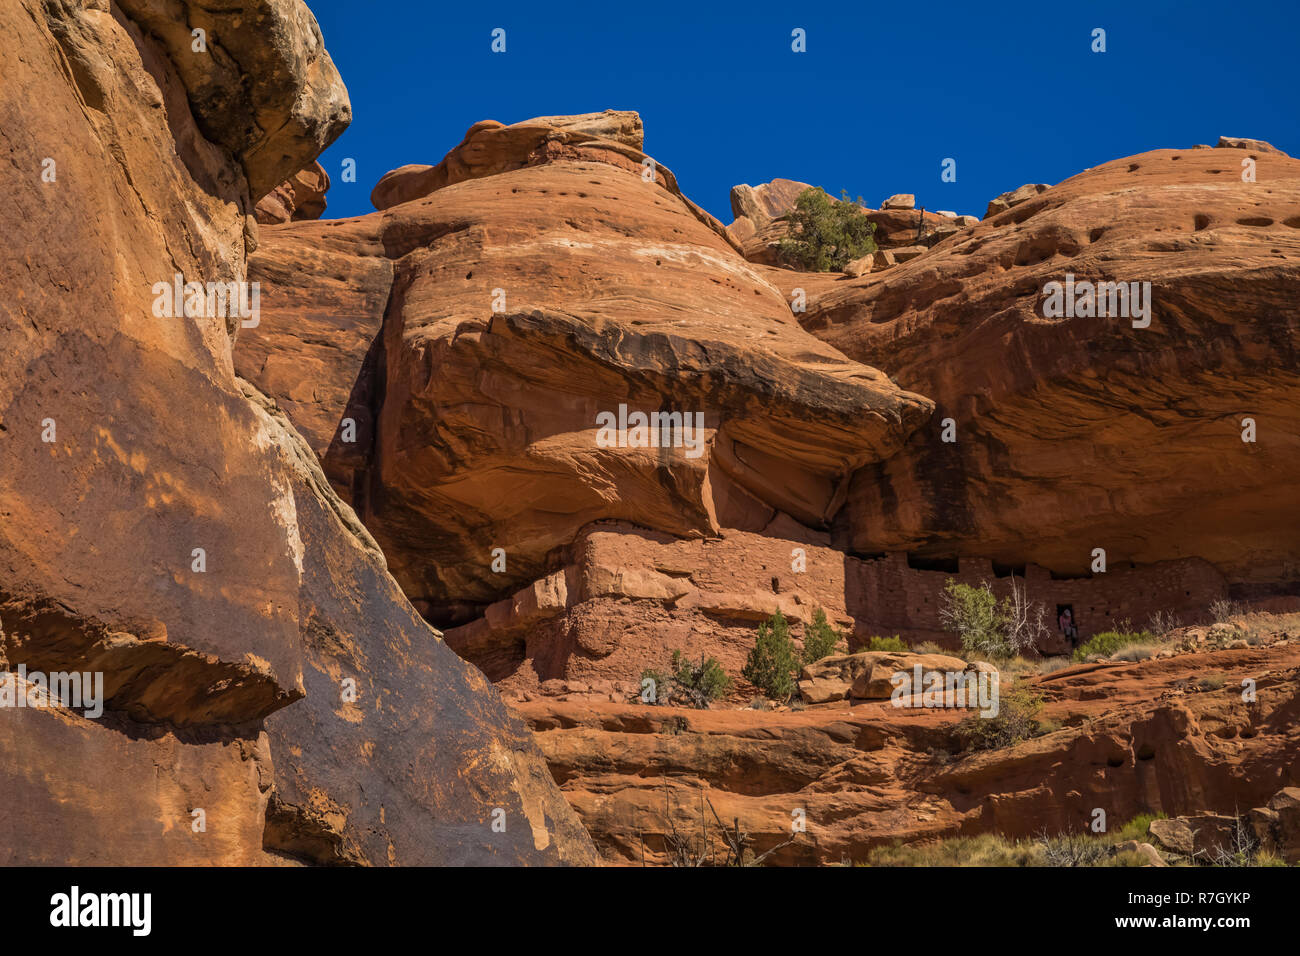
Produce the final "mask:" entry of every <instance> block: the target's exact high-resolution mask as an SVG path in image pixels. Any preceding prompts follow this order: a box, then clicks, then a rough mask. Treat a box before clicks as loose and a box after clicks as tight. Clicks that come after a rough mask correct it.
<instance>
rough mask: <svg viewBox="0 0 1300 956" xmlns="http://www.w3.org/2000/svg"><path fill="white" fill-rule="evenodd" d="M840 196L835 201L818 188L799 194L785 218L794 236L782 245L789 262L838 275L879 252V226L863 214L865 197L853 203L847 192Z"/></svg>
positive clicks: (812, 270)
mask: <svg viewBox="0 0 1300 956" xmlns="http://www.w3.org/2000/svg"><path fill="white" fill-rule="evenodd" d="M840 196H841V199H840V201H839V202H835V201H834V200H833V199H831V197H830V196H828V195H826V192H825V190H822V189H819V188H817V187H815V186H814V187H813V188H811V189H805V190H804V191H803V192H802V193H800V194H799V198H798V200H796V202H795V208H794V210H793V211H792V212H791V213H790V214H789V215H788V216H787V217H786V220H787V221H788V222H789V223H790V231H791V235H790V237H789V238H787V239H782V240H781V243H780V249H781V255H782V256H783V257H784V258H785V259H786V260H787V261H788V262H790V263H792V264H794V265H795V266H797V267H799V268H801V269H806V270H808V271H810V272H830V271H832V270H834V271H837V272H838V271H841V270H843V269H844V267H845V266H846V265H848V264H849V263H850V262H852V261H853V260H854V259H860V258H862V257H863V256H865V255H866V254H867V253H869V252H875V251H876V240H875V238H874V236H875V232H876V224H875V223H874V222H872V221H871V220H870V219H868V218H867V214H866V213H865V212H863V210H862V205H861V204H862V197H860V196H859V197H858V201H857V202H856V203H852V202H849V196H848V193H844V192H842V193H841V194H840Z"/></svg>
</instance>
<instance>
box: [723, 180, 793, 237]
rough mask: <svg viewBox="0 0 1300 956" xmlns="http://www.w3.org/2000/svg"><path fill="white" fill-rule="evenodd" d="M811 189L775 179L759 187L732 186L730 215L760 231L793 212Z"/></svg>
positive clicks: (790, 181)
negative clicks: (773, 221)
mask: <svg viewBox="0 0 1300 956" xmlns="http://www.w3.org/2000/svg"><path fill="white" fill-rule="evenodd" d="M812 188H813V187H812V186H810V185H809V184H808V183H801V182H799V181H798V180H794V179H774V180H772V181H771V182H770V183H762V184H761V185H758V186H749V185H740V186H732V187H731V214H732V216H734V217H735V218H736V219H741V218H745V219H748V220H749V221H750V222H751V223H752V224H753V226H754V228H756V229H759V228H762V227H763V226H766V225H767V224H768V223H769V222H771V221H772V220H773V219H780V218H781V217H782V216H785V215H787V214H789V213H790V212H792V211H793V210H794V207H795V203H797V202H798V201H799V196H800V195H801V194H802V193H803V191H804V190H805V189H812Z"/></svg>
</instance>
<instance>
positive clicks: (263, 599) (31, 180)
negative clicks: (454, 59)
mask: <svg viewBox="0 0 1300 956" xmlns="http://www.w3.org/2000/svg"><path fill="white" fill-rule="evenodd" d="M164 6H165V5H163V4H157V5H150V4H145V3H143V2H132V3H126V4H123V5H122V6H121V7H120V8H119V7H117V6H114V7H113V8H112V10H111V11H110V10H109V9H108V4H107V3H86V4H82V3H63V2H54V0H20V2H18V3H15V4H9V5H6V6H5V7H3V8H0V38H2V39H0V72H2V73H3V75H4V77H5V84H4V88H3V92H2V93H0V137H3V138H4V140H5V143H6V147H7V152H8V155H9V161H10V164H11V167H12V169H13V171H14V175H13V177H12V181H11V187H12V188H11V190H10V192H9V194H8V200H9V201H8V203H7V204H6V205H5V207H4V209H3V211H0V219H2V220H3V225H4V228H5V232H6V234H8V235H9V236H10V237H11V240H12V243H13V245H14V248H13V254H12V255H11V256H9V257H6V259H5V260H4V264H3V265H0V287H2V288H4V289H5V292H6V295H5V297H4V301H3V304H2V305H0V344H3V351H2V352H0V356H2V357H0V420H2V421H3V427H0V503H2V504H3V511H4V515H5V520H4V523H3V528H2V529H0V569H2V571H3V573H2V574H0V578H2V579H3V584H2V585H0V622H2V627H3V638H2V639H0V645H2V650H0V664H3V666H4V667H5V668H6V669H17V670H20V671H22V672H25V673H26V674H28V675H29V676H30V675H33V674H36V673H43V674H52V673H56V672H71V671H77V672H89V673H91V674H96V673H97V674H102V676H103V699H102V702H103V704H104V712H103V714H102V715H101V716H100V717H99V718H98V719H96V718H95V717H92V716H90V715H89V714H85V713H82V712H77V711H74V710H73V709H72V708H71V707H70V706H69V702H68V701H65V700H58V699H56V700H54V701H51V702H48V703H47V704H46V705H45V706H42V707H40V708H38V709H37V710H35V711H32V710H27V709H16V708H13V707H4V708H0V768H3V769H0V804H2V805H3V806H4V807H5V812H4V813H3V814H0V846H3V847H4V848H5V849H4V851H3V858H4V861H5V862H8V863H65V864H66V863H101V864H105V863H106V864H148V863H152V864H163V863H165V864H173V863H184V864H190V865H218V864H231V863H240V864H251V863H275V862H286V861H301V862H317V863H338V862H348V863H366V864H381V865H387V864H390V863H430V864H432V863H467V862H473V863H496V862H514V863H560V862H587V861H590V860H591V859H592V858H593V857H592V847H591V843H590V841H589V839H588V838H587V836H586V834H585V833H584V832H583V830H582V829H581V827H580V826H579V825H578V824H577V823H576V821H575V819H574V818H573V816H572V814H571V812H570V811H569V809H568V807H567V806H566V804H565V803H564V801H563V800H562V799H561V798H560V796H559V794H558V791H557V790H556V788H555V785H554V783H553V781H552V780H551V779H550V777H549V774H548V773H547V772H546V768H545V766H544V764H542V762H541V759H540V756H539V754H538V751H537V750H536V748H535V746H534V744H533V743H532V741H531V739H530V737H529V735H528V733H527V731H526V730H525V729H524V727H523V725H522V724H521V723H520V722H519V720H518V719H517V718H516V717H514V716H512V714H511V712H510V711H508V710H507V709H506V707H505V706H504V704H503V703H502V702H501V701H500V699H499V698H498V697H497V695H496V694H495V692H494V691H493V690H492V689H491V688H490V687H489V686H488V685H487V684H486V682H485V681H484V680H483V678H482V676H481V674H479V673H478V672H477V671H475V670H474V669H473V668H472V667H469V666H468V665H465V664H463V663H462V662H461V661H459V660H458V659H457V658H456V656H455V655H454V654H453V653H452V652H451V651H450V650H449V649H447V648H446V646H445V645H444V644H443V643H441V641H440V639H439V635H438V633H437V632H436V631H434V630H433V629H431V628H430V627H428V625H426V624H425V623H424V622H423V621H422V620H421V619H420V618H419V616H418V615H416V614H415V612H414V610H413V609H412V608H411V606H410V605H409V603H408V602H407V601H406V599H405V598H404V597H403V595H402V594H401V593H400V591H399V590H398V588H397V586H396V584H395V583H394V582H393V580H392V579H391V578H390V577H389V576H388V574H387V572H386V571H385V567H384V559H383V556H382V553H381V552H380V551H379V549H378V547H377V546H376V545H375V544H374V542H373V540H372V539H371V538H370V536H369V535H368V534H367V533H366V532H365V530H364V528H362V526H361V524H360V522H359V521H358V520H357V518H356V516H355V514H354V513H353V512H352V510H351V509H350V508H349V507H348V506H347V505H346V504H344V503H343V502H342V501H340V500H339V499H338V498H337V497H336V496H335V495H334V494H333V492H332V491H331V490H330V488H329V485H328V482H327V481H326V479H325V477H324V475H323V474H322V473H321V471H320V468H319V465H318V462H317V458H316V456H315V454H314V453H313V452H312V451H311V450H310V449H309V448H308V446H307V445H306V444H305V443H304V441H303V439H302V438H301V437H300V436H299V435H298V434H297V433H296V432H295V431H294V430H293V429H292V427H291V426H289V425H288V423H287V420H286V419H285V418H284V416H283V414H282V413H280V412H279V411H278V410H277V409H276V407H275V405H274V403H272V402H270V401H269V400H267V399H265V398H264V397H262V396H261V395H260V394H259V393H258V392H257V391H256V390H255V389H253V388H251V387H250V386H248V385H247V384H246V383H245V382H243V381H241V380H240V379H239V378H238V377H237V376H236V374H235V371H234V367H233V361H232V348H233V345H234V338H235V335H236V333H237V332H238V331H239V330H240V328H241V326H251V325H255V324H256V323H257V322H258V321H260V319H261V318H263V316H260V314H259V313H258V312H257V311H256V310H251V309H250V311H249V313H248V314H246V315H245V314H242V313H240V312H237V311H234V310H232V309H231V308H230V305H231V303H230V302H229V301H227V303H226V307H220V305H219V303H220V301H221V300H220V299H217V298H216V297H215V293H214V298H213V299H212V300H210V301H204V302H199V301H198V299H202V298H203V297H202V296H199V297H197V299H195V300H193V301H192V303H191V304H192V308H189V309H187V308H186V307H185V306H186V303H185V302H182V303H181V306H180V309H179V311H177V309H176V308H175V307H174V305H175V304H174V303H172V304H171V305H170V306H169V304H168V303H167V301H166V300H167V296H168V295H169V294H170V290H171V289H172V288H173V283H174V282H175V281H177V276H178V275H179V276H180V281H186V280H188V281H192V282H200V283H218V282H219V283H222V284H223V288H224V284H225V283H233V284H234V286H235V289H236V295H237V297H238V298H240V299H242V298H243V296H242V295H240V294H239V293H240V292H241V291H246V292H247V293H248V294H249V295H251V290H247V289H245V290H241V288H240V283H242V282H243V281H244V280H245V278H246V256H247V252H248V249H249V247H250V245H251V240H252V235H253V230H254V227H253V226H252V225H251V223H252V211H253V201H254V199H255V198H256V196H257V190H258V188H259V187H258V186H257V185H256V183H257V182H258V181H259V177H260V178H261V180H262V181H263V182H264V183H269V184H270V185H274V184H275V183H276V182H280V181H281V180H283V179H284V177H285V176H286V175H288V174H289V173H291V172H292V171H293V170H296V169H301V168H303V166H304V165H305V164H306V163H308V162H310V161H311V160H312V159H313V158H314V156H315V153H316V152H318V151H319V149H320V148H321V146H322V145H323V142H324V141H325V140H326V139H328V138H329V134H328V133H327V131H328V130H330V129H333V128H334V127H335V125H336V123H337V121H338V120H339V117H340V116H341V112H340V108H338V107H340V103H341V102H345V100H340V99H339V97H340V96H341V95H342V94H341V85H334V84H333V83H332V82H331V81H330V77H331V76H332V75H333V74H332V67H328V57H327V56H326V55H325V53H324V50H323V48H322V47H321V46H320V37H319V33H318V32H317V31H316V27H315V21H314V20H313V19H312V18H311V15H310V13H308V12H307V10H306V8H305V7H303V6H302V4H301V3H274V4H267V3H258V2H254V0H248V2H234V3H226V4H224V5H223V6H222V10H221V11H220V12H219V13H212V14H209V13H207V12H206V11H205V10H203V9H200V8H199V5H198V4H186V5H184V6H185V7H186V11H185V12H186V13H187V14H188V16H189V18H190V22H191V23H193V24H196V25H200V26H203V25H206V26H207V27H208V28H209V29H208V39H209V50H210V51H211V52H212V53H213V54H214V55H213V56H211V57H209V58H207V59H206V60H205V61H204V62H206V63H207V66H206V67H205V69H207V70H209V71H211V72H209V73H203V72H202V71H201V70H199V68H198V66H197V65H196V62H191V61H185V62H179V61H182V60H185V57H186V56H187V55H188V54H187V53H185V52H183V51H182V50H181V49H180V47H179V44H178V40H177V36H178V35H174V34H173V31H174V28H175V27H176V26H177V24H176V22H173V21H171V20H170V19H168V17H174V16H175V15H176V13H177V12H178V11H177V10H175V9H172V8H173V7H175V6H176V5H175V4H173V5H170V6H167V7H166V8H165V9H164ZM164 13H167V16H166V17H165V16H164ZM180 21H181V22H184V18H183V17H182V18H180ZM188 30H189V27H188V26H186V27H185V31H186V32H185V37H186V40H185V48H184V49H185V51H188V49H189V46H188V44H189V32H188ZM218 51H224V52H225V53H226V54H227V55H226V56H221V55H219V54H218ZM295 51H297V52H296V53H295ZM214 61H215V62H216V63H217V64H223V65H220V66H214ZM236 63H243V64H245V65H246V66H247V67H249V68H250V69H254V70H256V71H258V73H257V76H252V77H250V76H246V75H244V74H243V73H241V72H239V71H238V70H236V69H235V67H234V64H236ZM335 79H336V77H335ZM331 90H333V92H330V91H331ZM250 98H251V100H250ZM226 109H229V110H230V115H229V117H227V120H226V121H227V122H232V123H235V124H236V125H237V126H240V128H244V129H245V131H247V130H248V129H249V128H250V127H244V126H242V125H241V124H243V122H244V120H245V119H247V118H248V116H249V115H251V116H252V117H254V119H255V121H256V122H260V123H265V124H266V128H273V129H276V130H279V131H280V132H279V133H276V134H272V135H270V136H267V137H263V138H261V139H258V140H257V141H256V142H254V141H252V140H250V139H249V138H248V137H247V136H239V135H231V136H229V137H224V136H219V135H218V133H219V132H220V130H217V129H214V127H213V126H212V125H211V124H212V123H214V122H216V121H217V119H218V117H217V113H220V112H221V111H222V110H226ZM214 110H215V111H216V113H214V112H213V111H214ZM244 111H251V112H250V113H246V112H244ZM249 122H250V123H252V122H254V120H251V119H250V120H249ZM233 130H235V126H231V127H229V129H228V131H233ZM214 137H215V140H214ZM272 154H274V156H272ZM241 167H243V168H242V169H241ZM245 173H247V174H248V175H247V177H246V176H245ZM268 188H269V186H268ZM250 189H251V192H250ZM182 298H186V297H182ZM252 301H253V300H252V299H248V300H245V301H244V303H243V304H245V305H251V303H252ZM243 330H244V331H248V328H244V329H243ZM497 809H500V810H502V811H503V812H504V820H505V822H506V831H505V832H504V833H501V832H496V831H495V830H494V828H493V825H492V824H493V822H494V821H493V816H494V811H495V810H497ZM200 810H201V811H203V819H204V820H205V822H206V829H200V828H198V827H197V826H196V824H197V822H198V820H199V815H198V814H197V813H196V811H200Z"/></svg>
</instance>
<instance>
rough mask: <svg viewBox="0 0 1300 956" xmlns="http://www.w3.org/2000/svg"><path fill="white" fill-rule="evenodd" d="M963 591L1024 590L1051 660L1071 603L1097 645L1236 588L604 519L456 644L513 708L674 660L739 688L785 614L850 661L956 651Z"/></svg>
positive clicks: (1201, 565)
mask: <svg viewBox="0 0 1300 956" xmlns="http://www.w3.org/2000/svg"><path fill="white" fill-rule="evenodd" d="M1013 574H1014V577H1013V576H1012V575H1013ZM949 581H958V582H960V583H962V584H967V585H970V586H972V587H980V586H981V585H982V584H984V583H985V582H987V583H988V584H989V585H990V587H991V588H992V589H993V591H994V594H995V595H996V596H997V598H998V599H999V600H1003V599H1007V598H1010V596H1011V588H1012V585H1013V584H1014V585H1015V587H1016V588H1017V589H1018V590H1019V591H1020V593H1021V594H1023V595H1027V597H1028V600H1029V601H1030V602H1031V603H1033V604H1035V605H1041V606H1043V608H1044V611H1045V613H1044V617H1045V619H1046V620H1045V621H1044V629H1043V631H1042V633H1040V634H1038V635H1036V647H1037V650H1039V651H1040V652H1042V653H1046V654H1065V653H1068V652H1069V651H1071V650H1072V647H1071V645H1070V644H1069V643H1068V642H1067V641H1066V640H1065V638H1064V635H1062V634H1061V632H1060V630H1059V627H1058V624H1057V621H1056V613H1057V612H1056V608H1057V607H1065V606H1068V607H1070V608H1071V609H1072V614H1073V616H1074V622H1075V625H1076V626H1077V628H1078V630H1079V637H1080V640H1081V641H1086V640H1087V639H1088V638H1090V637H1092V636H1093V635H1094V634H1097V633H1099V632H1101V631H1106V630H1113V629H1114V628H1115V627H1116V626H1117V624H1116V622H1122V621H1125V620H1128V621H1132V622H1139V623H1140V624H1144V623H1145V622H1147V621H1148V620H1149V619H1150V618H1151V616H1152V615H1154V614H1155V613H1157V612H1160V613H1163V614H1165V615H1174V616H1177V617H1179V618H1180V619H1181V620H1187V621H1190V620H1194V619H1196V617H1197V616H1198V615H1199V614H1201V613H1203V612H1204V609H1205V608H1207V607H1208V606H1209V605H1211V604H1212V603H1214V602H1215V601H1218V600H1223V599H1225V598H1226V597H1227V593H1228V591H1227V585H1226V583H1225V582H1224V580H1223V576H1222V575H1221V574H1219V572H1217V571H1216V570H1215V569H1214V568H1213V567H1212V566H1210V565H1209V564H1207V563H1206V562H1205V561H1201V560H1199V559H1186V560H1183V561H1173V562H1166V563H1162V564H1158V565H1155V566H1152V567H1143V568H1116V569H1114V570H1113V571H1111V572H1109V573H1107V574H1104V575H1103V574H1098V575H1094V576H1093V577H1091V578H1086V577H1079V578H1074V579H1069V580H1059V579H1057V578H1056V577H1054V576H1053V575H1052V574H1051V573H1050V572H1049V571H1048V570H1047V569H1045V568H1039V567H1034V566H1033V565H1029V566H1026V567H1021V568H1014V569H1011V568H995V567H994V566H993V564H992V563H991V562H989V561H987V560H975V559H971V560H963V561H961V562H959V563H958V564H957V565H955V566H952V567H942V568H933V567H932V568H917V567H912V566H910V563H909V560H908V556H907V555H905V554H892V555H882V556H880V557H878V558H862V557H858V556H855V555H847V554H845V553H843V552H842V551H839V550H837V549H835V548H834V547H832V546H831V536H830V535H829V534H826V533H817V532H813V531H811V530H810V529H808V528H805V527H801V526H800V525H799V524H798V523H797V522H795V521H793V520H792V519H790V518H788V517H786V516H782V515H778V514H774V515H773V516H772V520H771V522H770V523H769V524H768V525H766V526H765V527H764V528H762V529H761V531H757V532H751V531H739V530H736V529H733V528H726V529H723V530H722V531H721V532H720V533H719V535H718V536H717V537H715V538H706V539H675V538H673V537H671V536H669V535H666V534H656V533H653V532H648V531H646V530H644V529H638V528H635V527H631V526H627V525H614V524H610V523H601V524H598V525H593V526H591V527H589V528H586V529H584V530H583V531H582V533H581V534H580V535H579V536H578V537H577V539H576V540H575V541H574V543H573V545H572V546H571V547H569V548H567V549H565V554H564V566H563V567H562V568H560V569H557V570H556V571H554V572H552V573H551V574H549V575H547V576H546V577H544V578H541V579H539V580H537V581H534V582H532V583H531V584H530V585H528V586H527V587H524V588H521V589H520V590H519V591H518V592H516V593H515V594H513V595H511V596H509V597H507V598H505V599H503V600H502V601H499V602H497V603H495V604H492V605H490V606H489V607H488V608H487V609H486V611H485V613H484V614H483V616H482V617H480V618H478V619H476V620H474V621H471V622H469V623H468V624H464V625H461V626H459V627H453V628H449V629H448V630H447V632H446V639H447V643H448V645H449V646H451V647H452V649H454V650H455V651H456V652H457V653H458V654H460V655H461V656H463V657H465V658H467V659H468V660H470V661H472V662H473V663H475V664H476V665H478V666H479V667H480V668H482V670H483V672H484V673H485V674H487V676H488V677H489V678H490V679H491V680H493V681H495V682H497V683H498V685H499V686H501V687H502V688H503V690H504V691H506V692H507V694H508V696H509V695H512V694H525V695H530V694H533V693H536V692H538V691H539V689H541V691H542V692H547V691H546V688H547V685H548V682H551V681H566V682H572V681H577V682H580V683H584V684H587V685H589V686H596V685H597V684H598V683H602V682H603V683H609V684H613V683H620V682H624V683H629V684H631V685H632V686H635V684H636V681H637V680H638V678H639V676H640V674H641V672H642V671H643V670H644V669H645V668H647V667H651V668H659V669H662V668H665V667H667V666H668V664H669V661H670V660H671V656H672V653H673V651H681V652H682V653H683V654H684V655H685V656H686V657H687V658H688V659H690V660H699V659H700V658H702V657H716V658H717V660H718V661H719V663H720V664H721V665H722V667H723V668H724V669H725V670H726V671H727V673H729V674H731V675H732V676H733V677H736V676H737V675H739V674H740V673H741V670H742V668H743V667H744V665H745V658H746V656H747V655H748V653H749V651H750V649H751V648H752V647H753V646H754V638H755V634H756V629H757V626H758V624H759V623H760V622H762V621H765V620H766V619H767V618H768V617H770V616H771V615H773V614H774V613H776V612H777V611H780V612H781V613H782V614H783V615H784V616H785V617H786V619H787V621H789V622H790V627H791V633H792V635H793V636H794V638H795V640H796V641H800V640H801V639H802V635H803V628H804V626H805V625H807V624H808V623H809V622H810V621H811V620H812V619H813V617H814V615H815V614H816V611H817V609H818V608H820V609H821V610H823V611H824V612H825V614H826V616H827V619H828V621H829V623H830V624H831V625H832V626H833V627H835V628H837V629H839V630H840V631H842V632H843V634H844V642H843V643H842V644H841V645H840V648H841V650H851V651H858V650H860V649H861V648H862V647H863V646H864V645H865V644H866V643H867V642H868V641H869V639H870V638H872V637H877V636H881V637H900V638H901V639H902V640H904V641H905V642H907V643H908V644H909V645H912V646H915V645H917V644H921V643H924V642H933V643H937V644H939V645H940V646H945V647H950V648H953V649H956V648H957V647H958V646H959V645H958V642H957V639H956V636H955V635H954V634H953V633H952V632H951V631H949V630H947V629H946V628H945V625H944V622H943V620H942V618H941V616H940V611H941V609H942V608H943V606H944V588H945V586H946V585H947V583H948V582H949ZM1031 653H1032V652H1031ZM958 669H961V668H958ZM861 670H862V668H859V671H861ZM838 672H839V671H838V670H837V673H838ZM808 676H809V678H810V679H814V678H816V679H822V678H828V677H829V676H830V675H829V673H821V672H818V673H816V674H809V675H808ZM855 678H856V675H852V676H850V673H849V671H845V672H844V673H843V674H842V675H841V676H840V677H839V678H837V680H840V681H843V682H844V686H842V687H839V688H838V692H839V696H840V697H843V696H845V694H846V693H847V692H848V690H849V689H850V687H851V685H852V683H853V680H854V679H855ZM878 686H879V685H878ZM832 689H833V688H832V687H831V685H830V684H829V683H828V684H822V685H819V689H818V691H817V692H818V694H819V695H822V696H823V697H824V698H825V695H827V694H829V693H831V691H832ZM753 693H754V691H753V689H752V688H749V687H748V686H747V685H744V684H743V682H738V683H737V686H736V688H735V692H734V694H733V699H734V700H736V701H748V700H749V699H750V697H751V696H752V694H753ZM825 699H829V698H825Z"/></svg>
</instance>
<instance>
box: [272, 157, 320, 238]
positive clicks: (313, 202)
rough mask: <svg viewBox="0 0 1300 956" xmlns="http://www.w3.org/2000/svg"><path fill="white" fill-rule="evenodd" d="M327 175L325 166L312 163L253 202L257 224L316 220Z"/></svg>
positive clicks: (318, 215) (318, 216)
mask: <svg viewBox="0 0 1300 956" xmlns="http://www.w3.org/2000/svg"><path fill="white" fill-rule="evenodd" d="M329 188H330V176H329V173H327V172H325V167H323V166H322V165H321V164H320V163H318V162H315V161H313V162H312V164H311V165H310V166H308V167H307V168H306V169H300V170H298V172H296V173H294V174H293V175H292V176H290V177H289V178H288V179H286V180H285V181H284V182H282V183H281V184H280V185H278V186H276V187H275V189H273V190H271V191H270V192H269V193H267V194H266V195H265V196H263V197H262V198H261V199H260V200H259V201H258V203H257V209H256V216H257V221H258V222H259V223H261V224H262V225H274V224H278V223H282V222H289V221H290V220H295V221H296V220H301V219H319V218H320V217H321V216H322V215H323V214H324V212H325V205H326V203H325V194H326V193H327V192H329Z"/></svg>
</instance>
